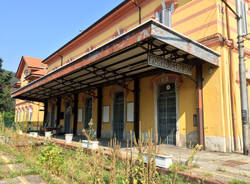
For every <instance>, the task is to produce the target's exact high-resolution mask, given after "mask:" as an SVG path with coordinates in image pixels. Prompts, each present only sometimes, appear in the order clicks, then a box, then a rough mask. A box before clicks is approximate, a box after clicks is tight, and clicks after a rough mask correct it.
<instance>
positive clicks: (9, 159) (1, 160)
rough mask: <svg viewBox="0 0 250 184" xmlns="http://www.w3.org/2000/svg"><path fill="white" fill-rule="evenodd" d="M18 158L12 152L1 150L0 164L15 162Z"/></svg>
mask: <svg viewBox="0 0 250 184" xmlns="http://www.w3.org/2000/svg"><path fill="white" fill-rule="evenodd" d="M16 161H17V160H16V159H15V158H14V157H13V156H12V155H10V154H8V153H6V152H3V151H0V164H9V163H15V162H16Z"/></svg>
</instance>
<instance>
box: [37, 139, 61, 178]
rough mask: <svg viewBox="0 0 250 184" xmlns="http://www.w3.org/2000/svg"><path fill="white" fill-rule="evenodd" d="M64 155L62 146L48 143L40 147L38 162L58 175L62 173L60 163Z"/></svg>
mask: <svg viewBox="0 0 250 184" xmlns="http://www.w3.org/2000/svg"><path fill="white" fill-rule="evenodd" d="M63 162H64V157H63V154H62V148H60V147H58V146H56V145H53V144H49V145H47V146H45V147H43V148H42V150H41V151H40V154H39V157H38V163H39V164H41V165H42V166H45V167H46V168H49V169H50V170H51V172H52V173H53V174H56V175H59V174H61V173H62V171H63V169H62V167H61V166H62V164H63Z"/></svg>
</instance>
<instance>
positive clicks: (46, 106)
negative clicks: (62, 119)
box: [43, 101, 48, 127]
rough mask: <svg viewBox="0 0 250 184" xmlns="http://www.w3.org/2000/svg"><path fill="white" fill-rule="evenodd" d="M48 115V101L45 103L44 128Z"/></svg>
mask: <svg viewBox="0 0 250 184" xmlns="http://www.w3.org/2000/svg"><path fill="white" fill-rule="evenodd" d="M47 115H48V101H46V102H44V115H43V127H45V126H46V123H47Z"/></svg>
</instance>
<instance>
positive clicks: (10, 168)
mask: <svg viewBox="0 0 250 184" xmlns="http://www.w3.org/2000/svg"><path fill="white" fill-rule="evenodd" d="M26 171H28V168H27V167H26V165H25V164H5V165H0V174H10V173H13V172H26Z"/></svg>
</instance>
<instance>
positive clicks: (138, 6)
mask: <svg viewBox="0 0 250 184" xmlns="http://www.w3.org/2000/svg"><path fill="white" fill-rule="evenodd" d="M131 2H132V3H133V4H134V5H135V7H137V8H138V11H139V25H140V24H141V7H140V5H139V4H138V3H137V2H135V0H131Z"/></svg>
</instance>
